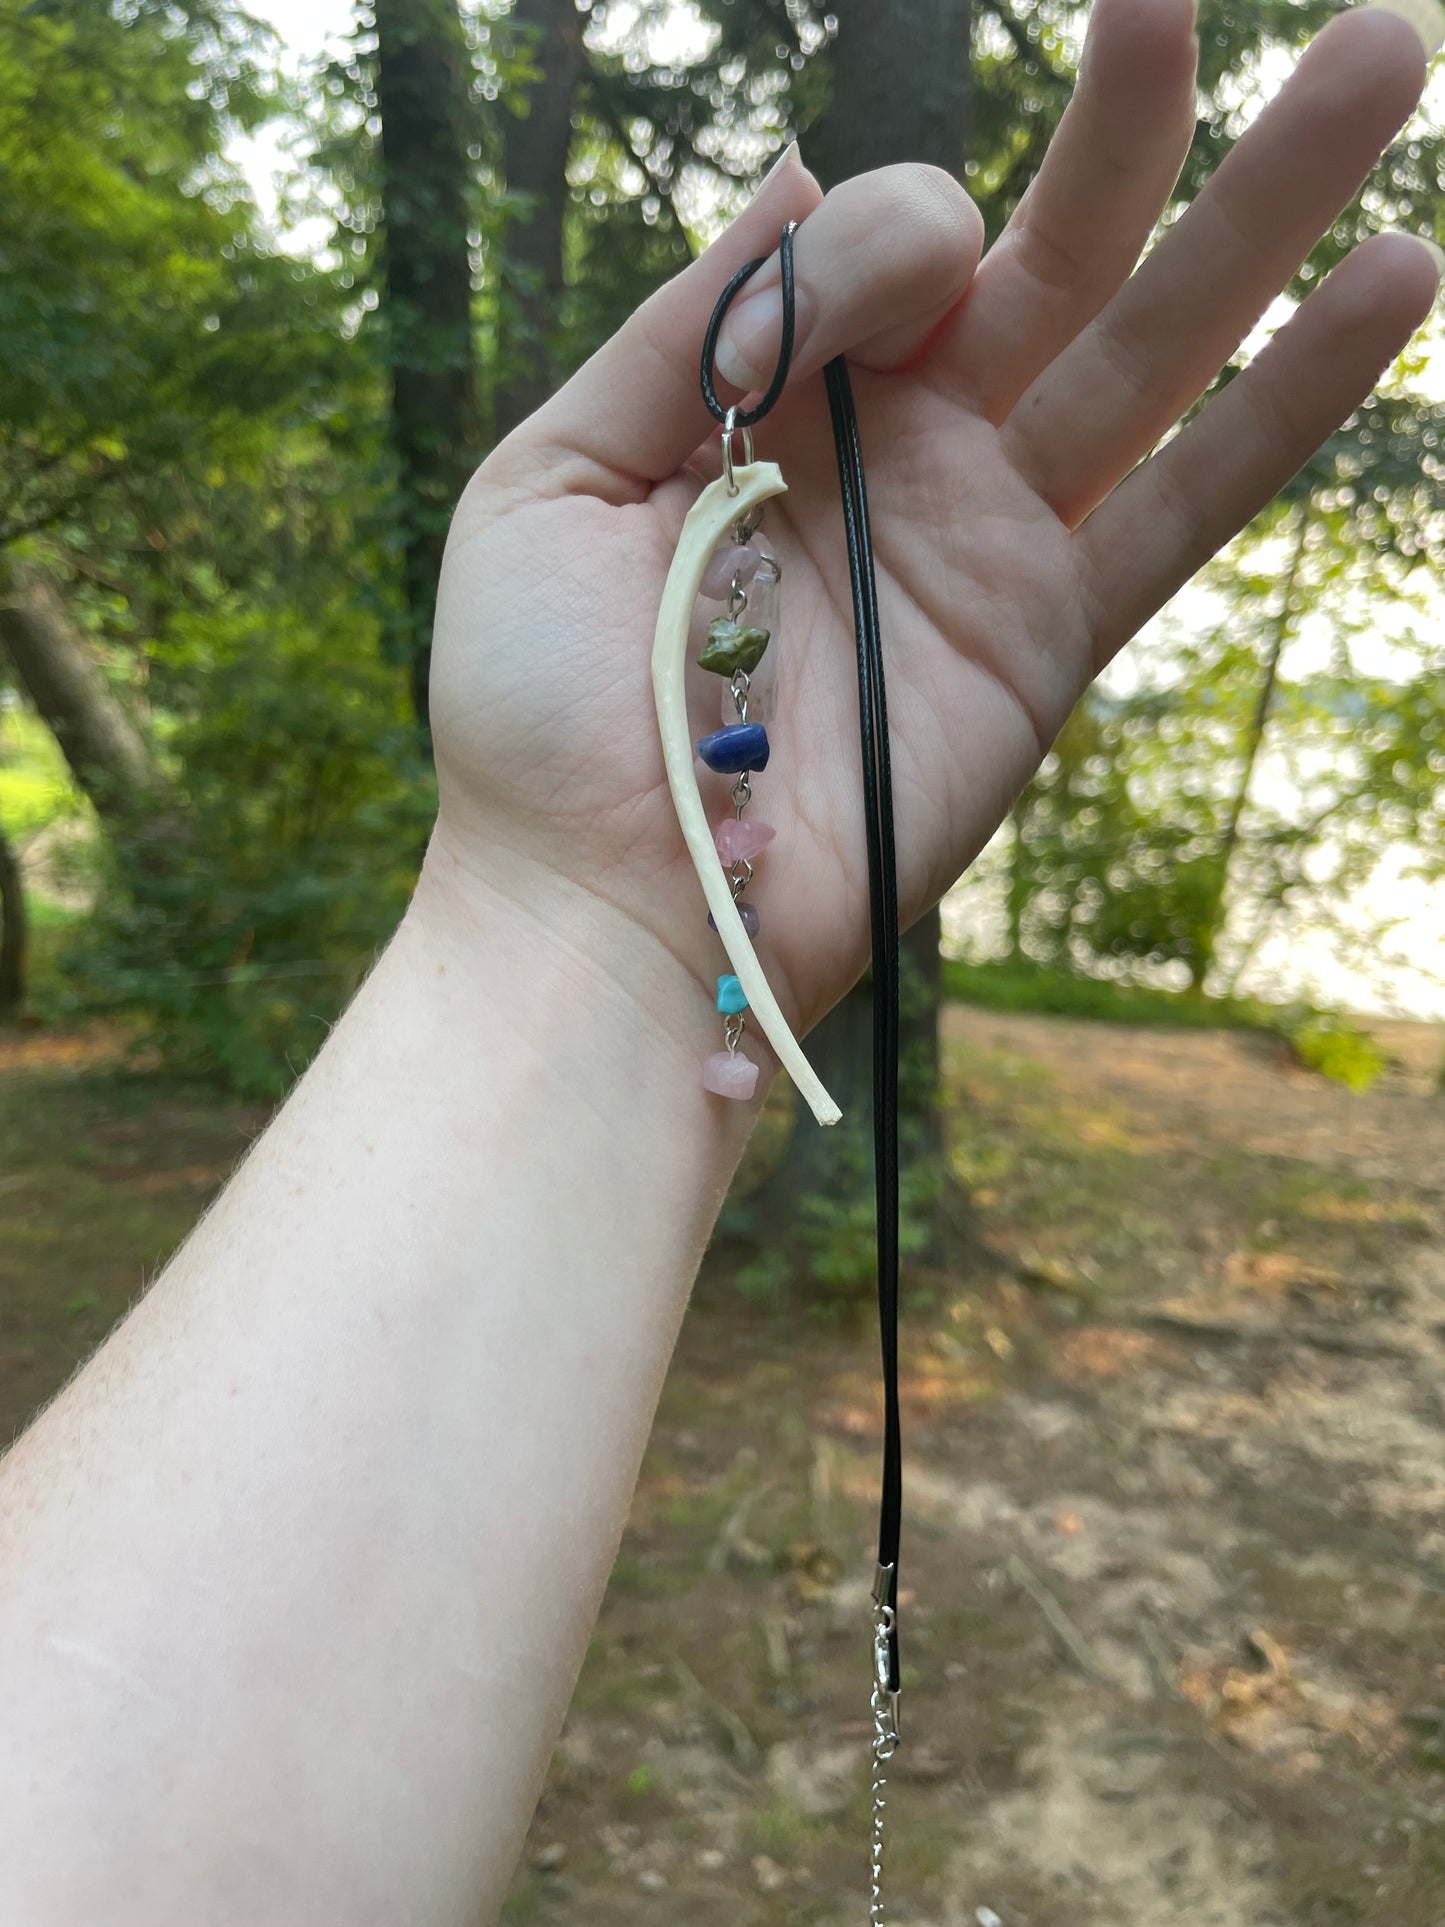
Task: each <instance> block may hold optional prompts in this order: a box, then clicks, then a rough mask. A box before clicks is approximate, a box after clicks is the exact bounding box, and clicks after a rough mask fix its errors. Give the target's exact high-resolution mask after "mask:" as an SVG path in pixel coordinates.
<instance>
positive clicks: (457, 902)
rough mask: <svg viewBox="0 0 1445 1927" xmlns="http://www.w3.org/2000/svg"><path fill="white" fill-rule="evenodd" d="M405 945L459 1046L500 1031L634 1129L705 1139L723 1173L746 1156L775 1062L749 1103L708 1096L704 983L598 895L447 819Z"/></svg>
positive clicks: (405, 930) (713, 1022)
mask: <svg viewBox="0 0 1445 1927" xmlns="http://www.w3.org/2000/svg"><path fill="white" fill-rule="evenodd" d="M398 947H399V949H400V951H401V953H402V955H403V956H404V957H405V958H406V960H407V967H408V968H409V970H410V971H411V972H412V974H413V976H414V977H415V979H416V981H417V984H418V986H419V988H420V989H421V994H424V995H425V996H426V997H427V998H428V999H429V1000H431V1001H432V1002H434V1003H437V1004H438V1005H440V1006H441V1007H443V1008H444V1009H445V1011H446V1013H447V1021H448V1022H450V1023H451V1024H453V1025H454V1026H455V1028H456V1030H457V1033H458V1045H459V1047H461V1046H462V1045H463V1040H464V1039H466V1038H473V1039H478V1040H488V1042H489V1047H490V1046H491V1045H495V1043H496V1042H497V1041H498V1040H500V1039H502V1038H503V1037H505V1039H507V1040H508V1041H509V1042H510V1043H511V1044H512V1045H514V1046H516V1047H517V1048H520V1049H522V1050H525V1051H527V1052H529V1053H530V1054H531V1055H532V1056H533V1057H534V1059H535V1061H536V1063H537V1065H538V1068H540V1069H542V1070H543V1072H544V1074H546V1075H549V1076H553V1077H555V1078H556V1079H557V1081H558V1082H559V1083H560V1084H562V1085H564V1086H566V1087H567V1088H569V1089H570V1090H571V1091H572V1092H573V1093H574V1094H575V1096H576V1098H577V1101H578V1102H579V1103H585V1105H586V1107H587V1108H588V1110H590V1111H592V1112H593V1113H594V1114H600V1115H602V1116H603V1117H605V1118H606V1119H607V1120H608V1123H609V1128H612V1129H614V1130H621V1131H623V1132H624V1133H627V1134H631V1133H633V1132H635V1131H639V1130H643V1129H645V1128H646V1127H647V1126H648V1125H649V1124H650V1123H652V1122H657V1123H659V1124H660V1125H661V1126H662V1128H663V1129H664V1130H665V1131H666V1132H667V1133H669V1134H676V1133H677V1132H679V1131H681V1132H683V1133H684V1134H685V1136H686V1138H687V1139H688V1140H689V1141H691V1140H693V1139H696V1140H699V1141H701V1142H702V1143H704V1144H705V1145H706V1146H707V1147H708V1148H709V1150H710V1152H712V1153H713V1154H714V1155H715V1156H716V1157H717V1158H718V1159H719V1160H720V1161H721V1162H722V1164H723V1165H724V1166H725V1169H724V1178H725V1177H726V1175H727V1173H728V1172H730V1171H731V1169H732V1166H733V1165H734V1164H735V1163H736V1160H737V1158H738V1157H739V1156H740V1155H741V1152H742V1147H743V1145H744V1144H745V1143H746V1140H747V1137H748V1134H749V1132H750V1130H751V1128H752V1124H753V1121H754V1119H755V1117H756V1115H757V1112H758V1109H759V1105H760V1100H761V1097H762V1095H763V1093H764V1091H765V1090H766V1087H767V1082H768V1081H770V1079H771V1076H772V1073H773V1069H774V1065H773V1061H772V1056H771V1053H770V1052H769V1051H768V1049H767V1048H766V1046H765V1045H764V1044H762V1041H761V1039H759V1040H758V1047H757V1049H755V1050H753V1049H751V1045H752V1038H751V1036H750V1038H749V1044H750V1054H752V1055H753V1056H755V1057H756V1058H758V1059H760V1061H761V1062H762V1064H763V1081H761V1082H760V1085H759V1090H758V1094H757V1097H755V1098H754V1100H753V1101H752V1102H750V1103H746V1104H739V1103H732V1102H729V1101H727V1100H726V1099H719V1098H716V1097H713V1096H710V1095H709V1094H707V1093H706V1092H705V1091H704V1090H703V1088H702V1060H703V1058H704V1057H705V1056H707V1055H708V1054H709V1053H710V1052H712V1051H714V1050H716V1049H718V1048H719V1047H720V1043H721V1029H720V1019H719V1018H718V1016H717V1013H716V1010H715V1008H714V1006H713V998H712V996H711V995H710V987H709V985H708V983H707V982H706V980H705V979H704V978H703V977H701V976H700V975H699V974H698V972H697V969H696V968H695V966H694V964H693V962H692V961H691V960H690V959H689V958H688V957H687V956H686V955H685V954H683V953H682V952H680V951H674V950H673V949H671V948H670V947H669V946H668V944H667V943H666V942H664V941H663V940H662V939H661V938H660V937H659V936H658V935H657V934H656V932H655V931H653V930H651V929H649V928H647V927H646V926H644V925H642V924H640V923H639V922H638V921H637V920H636V919H635V918H633V917H631V916H629V915H628V914H627V912H626V911H624V910H622V909H621V908H619V907H618V905H617V904H615V903H613V902H612V901H610V900H609V899H608V898H607V897H605V896H603V895H602V894H600V893H599V892H595V891H592V890H589V889H587V888H586V887H585V886H583V885H581V884H579V883H578V882H577V881H576V880H575V879H574V878H571V877H567V876H564V875H562V874H560V873H559V872H557V871H555V870H552V869H549V868H547V867H545V866H543V865H540V864H538V863H536V862H535V861H534V860H532V859H530V858H527V857H525V856H519V855H517V854H516V853H515V852H512V851H510V850H508V849H507V848H505V847H504V846H501V845H497V846H493V847H492V848H489V849H488V851H487V853H486V860H485V864H484V865H482V864H479V863H478V862H477V861H476V860H475V859H474V858H473V857H472V856H471V855H470V854H469V853H464V852H463V851H462V850H460V849H459V848H458V847H457V846H456V845H455V844H454V843H453V841H452V839H451V838H450V837H449V835H448V833H447V830H446V826H445V824H444V823H443V824H439V825H438V828H437V830H436V833H435V834H434V836H433V838H432V842H431V845H430V847H429V849H428V851H427V857H426V862H425V864H424V866H423V870H422V874H421V877H420V879H419V881H418V884H417V888H416V892H415V895H414V897H413V899H412V903H411V905H410V907H409V909H408V911H407V914H406V917H405V919H404V920H403V925H402V928H401V930H400V932H399V933H398Z"/></svg>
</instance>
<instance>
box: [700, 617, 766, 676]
mask: <svg viewBox="0 0 1445 1927" xmlns="http://www.w3.org/2000/svg"><path fill="white" fill-rule="evenodd" d="M767 646H768V631H767V630H766V629H744V628H743V627H742V625H741V624H740V623H737V622H734V621H733V620H732V618H731V617H730V616H718V617H717V619H716V620H715V621H713V622H710V623H709V624H708V625H707V641H706V642H705V643H704V644H703V647H702V653H701V654H700V655H699V656H698V661H699V662H700V663H701V664H702V666H703V668H704V669H711V670H712V671H713V673H714V674H715V675H718V676H735V675H736V674H737V672H738V671H739V670H740V669H741V670H742V672H743V674H744V675H745V676H750V675H751V674H752V673H753V671H754V670H755V669H756V668H757V666H758V664H759V663H760V662H761V661H762V659H763V654H764V651H765V650H766V649H767Z"/></svg>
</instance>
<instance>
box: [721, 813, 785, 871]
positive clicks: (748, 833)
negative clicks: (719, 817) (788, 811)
mask: <svg viewBox="0 0 1445 1927" xmlns="http://www.w3.org/2000/svg"><path fill="white" fill-rule="evenodd" d="M776 835H777V831H776V830H775V829H774V828H773V826H772V824H771V823H763V822H760V821H759V819H758V818H757V817H755V816H729V817H725V818H724V819H723V821H722V822H721V823H719V824H718V826H717V828H716V829H715V830H714V831H713V842H714V843H716V844H717V853H718V855H719V856H720V857H721V858H722V860H723V866H724V868H725V869H730V868H731V867H732V865H733V864H734V863H751V862H752V860H753V858H754V857H757V856H761V855H762V853H763V851H764V850H766V849H767V847H768V845H769V844H770V843H771V842H772V840H773V838H774V837H775V836H776Z"/></svg>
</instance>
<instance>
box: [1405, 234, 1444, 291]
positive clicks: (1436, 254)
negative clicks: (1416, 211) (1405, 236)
mask: <svg viewBox="0 0 1445 1927" xmlns="http://www.w3.org/2000/svg"><path fill="white" fill-rule="evenodd" d="M1412 238H1413V239H1414V240H1416V241H1418V242H1419V243H1420V245H1421V247H1422V248H1427V249H1428V250H1429V254H1430V259H1431V260H1432V261H1433V262H1434V263H1435V279H1436V280H1437V281H1445V248H1442V247H1441V246H1440V243H1439V242H1438V241H1432V240H1430V238H1429V237H1428V235H1424V234H1417V235H1415V236H1413V237H1412Z"/></svg>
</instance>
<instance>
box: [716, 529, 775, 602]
mask: <svg viewBox="0 0 1445 1927" xmlns="http://www.w3.org/2000/svg"><path fill="white" fill-rule="evenodd" d="M761 560H762V557H761V556H760V555H759V554H758V552H757V550H756V549H755V548H754V547H753V545H752V543H751V542H729V543H728V545H727V547H726V548H722V549H718V550H716V551H715V553H714V554H713V556H712V559H711V560H710V561H709V563H708V565H707V567H706V568H705V569H704V570H703V572H702V592H703V594H704V595H705V596H707V597H708V599H709V600H710V601H712V602H726V601H727V599H728V597H729V596H730V595H731V594H732V587H733V577H734V576H736V577H737V578H738V580H739V581H740V582H741V584H742V586H743V588H745V589H746V587H747V586H748V584H749V583H750V582H751V581H752V579H753V577H754V576H755V575H756V574H757V572H758V564H759V562H760V561H761Z"/></svg>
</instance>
